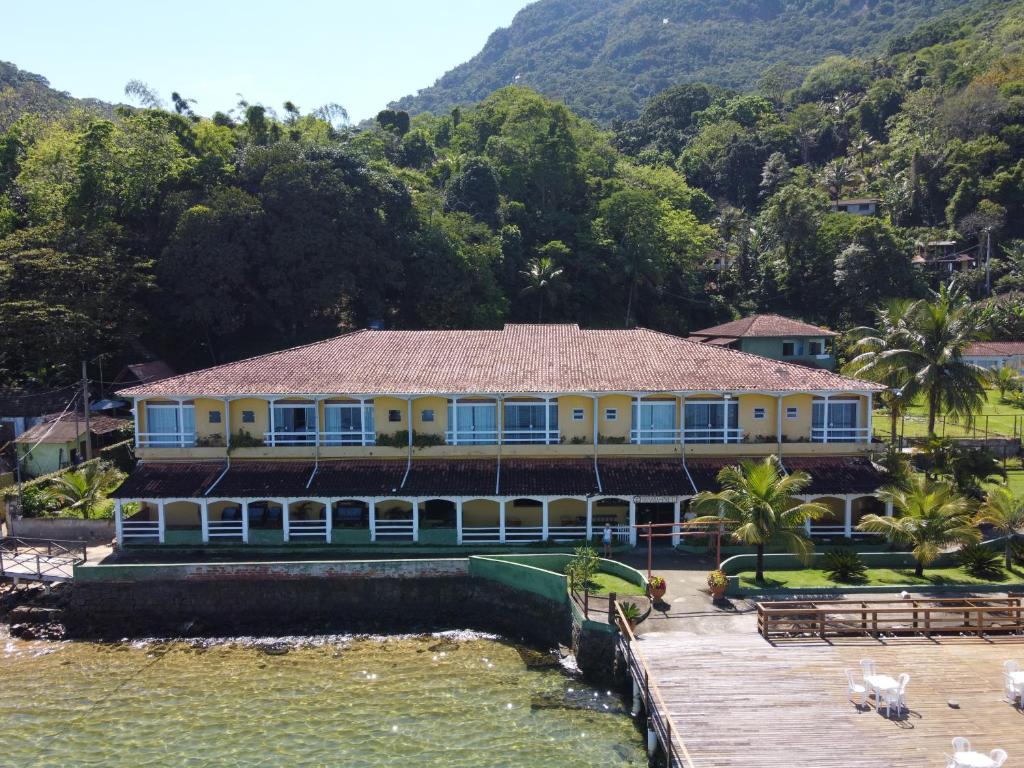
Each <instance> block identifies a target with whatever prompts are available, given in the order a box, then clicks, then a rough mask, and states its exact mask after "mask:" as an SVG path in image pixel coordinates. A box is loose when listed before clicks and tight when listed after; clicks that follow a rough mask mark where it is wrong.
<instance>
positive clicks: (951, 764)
mask: <svg viewBox="0 0 1024 768" xmlns="http://www.w3.org/2000/svg"><path fill="white" fill-rule="evenodd" d="M942 756H943V757H944V758H946V768H958V766H957V762H956V758H955V757H953V756H952V755H947V754H946V753H945V752H943V753H942Z"/></svg>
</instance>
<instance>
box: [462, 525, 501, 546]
mask: <svg viewBox="0 0 1024 768" xmlns="http://www.w3.org/2000/svg"><path fill="white" fill-rule="evenodd" d="M462 543H463V544H469V543H472V544H500V543H501V528H499V527H498V526H463V528H462Z"/></svg>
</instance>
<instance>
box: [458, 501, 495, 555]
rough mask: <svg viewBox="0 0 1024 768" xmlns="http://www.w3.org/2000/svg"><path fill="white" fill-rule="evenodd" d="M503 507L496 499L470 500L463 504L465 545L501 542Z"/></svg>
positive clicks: (463, 539) (463, 537) (463, 536)
mask: <svg viewBox="0 0 1024 768" xmlns="http://www.w3.org/2000/svg"><path fill="white" fill-rule="evenodd" d="M500 526H501V505H500V504H499V503H498V502H497V501H495V500H494V499H470V500H469V501H466V502H463V504H462V541H463V543H464V544H498V543H500V542H501V528H500Z"/></svg>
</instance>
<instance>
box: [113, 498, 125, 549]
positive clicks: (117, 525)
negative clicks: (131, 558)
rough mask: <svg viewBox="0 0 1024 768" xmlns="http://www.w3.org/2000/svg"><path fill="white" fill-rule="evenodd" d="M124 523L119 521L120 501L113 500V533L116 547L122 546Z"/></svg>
mask: <svg viewBox="0 0 1024 768" xmlns="http://www.w3.org/2000/svg"><path fill="white" fill-rule="evenodd" d="M123 523H124V521H123V520H122V519H121V500H120V499H114V532H115V536H116V537H117V546H118V547H119V548H120V547H121V546H123V545H124V525H123Z"/></svg>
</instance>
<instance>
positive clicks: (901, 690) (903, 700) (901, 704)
mask: <svg viewBox="0 0 1024 768" xmlns="http://www.w3.org/2000/svg"><path fill="white" fill-rule="evenodd" d="M897 680H898V681H899V686H898V687H897V688H896V690H895V691H886V694H885V715H886V717H888V716H889V707H890V706H892V705H894V704H895V705H896V714H897V715H898V714H900V713H901V712H903V710H904V709H906V708H907V683H909V682H910V675H908V674H907V673H906V672H903V673H902V674H901V675H900V676H899V678H897Z"/></svg>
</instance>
